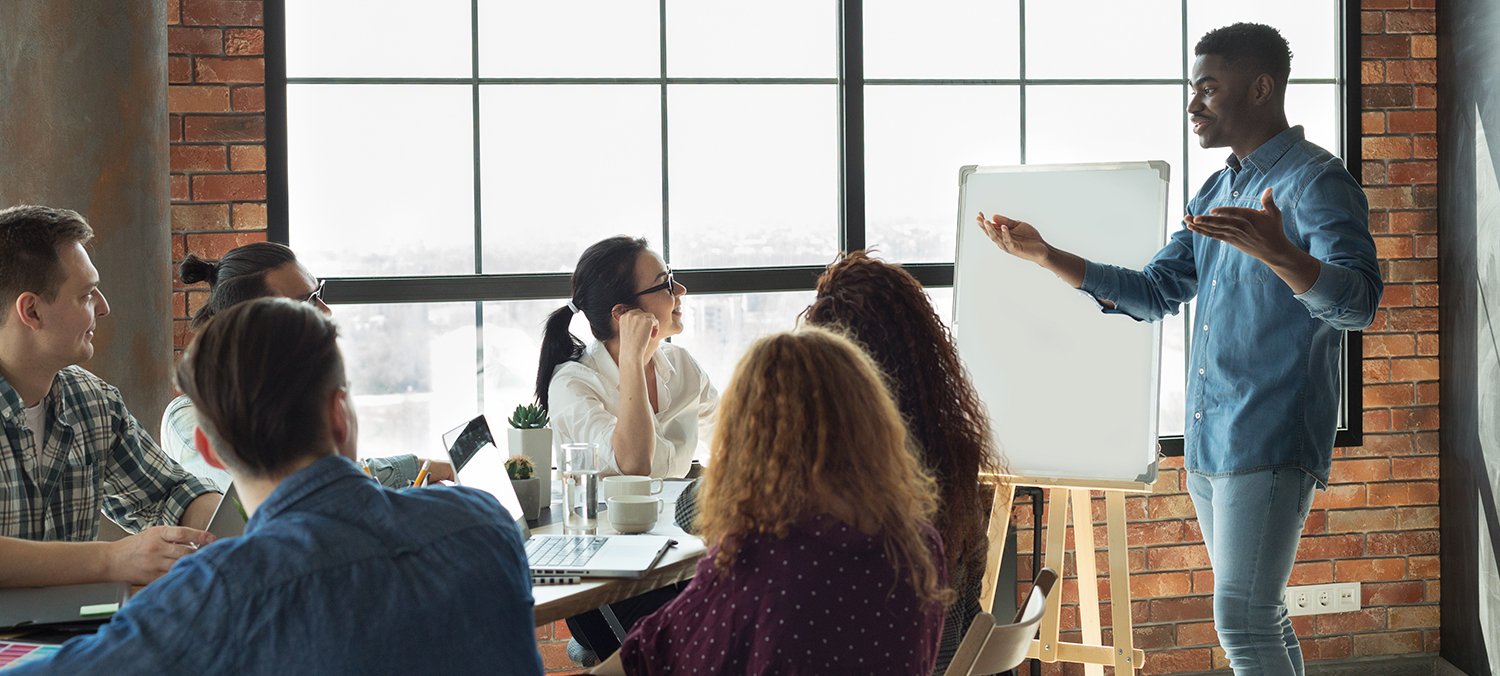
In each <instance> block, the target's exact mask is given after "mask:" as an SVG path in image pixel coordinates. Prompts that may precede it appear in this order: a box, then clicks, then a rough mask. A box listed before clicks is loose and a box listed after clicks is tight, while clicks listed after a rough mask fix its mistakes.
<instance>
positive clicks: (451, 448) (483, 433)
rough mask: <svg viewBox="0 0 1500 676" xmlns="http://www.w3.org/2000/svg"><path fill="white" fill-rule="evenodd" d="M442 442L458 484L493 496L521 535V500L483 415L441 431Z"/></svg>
mask: <svg viewBox="0 0 1500 676" xmlns="http://www.w3.org/2000/svg"><path fill="white" fill-rule="evenodd" d="M443 443H444V444H445V445H447V446H448V460H449V462H451V463H453V472H454V474H455V475H457V477H458V484H459V485H461V486H469V487H471V488H477V489H479V490H481V491H484V492H486V493H489V494H490V495H493V496H495V499H496V500H499V501H500V504H501V506H503V507H505V511H507V512H510V515H511V518H513V519H515V520H516V522H517V524H518V525H519V526H520V527H521V533H522V534H523V535H524V534H525V533H526V532H527V530H526V518H525V516H524V515H523V513H522V511H521V500H520V499H519V498H517V497H516V489H515V488H514V487H512V486H511V485H510V476H509V475H507V474H506V473H505V454H504V453H501V452H500V449H499V447H497V446H495V437H494V436H493V435H492V434H490V425H489V423H488V422H487V421H485V418H484V416H482V415H481V416H479V417H477V418H474V419H473V420H470V421H469V422H467V423H464V424H463V425H460V426H458V427H455V428H453V429H451V430H448V432H447V433H445V434H443Z"/></svg>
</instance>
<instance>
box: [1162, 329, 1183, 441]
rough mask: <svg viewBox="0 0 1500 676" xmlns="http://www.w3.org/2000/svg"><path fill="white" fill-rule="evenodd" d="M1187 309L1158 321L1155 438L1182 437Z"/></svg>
mask: <svg viewBox="0 0 1500 676" xmlns="http://www.w3.org/2000/svg"><path fill="white" fill-rule="evenodd" d="M1187 311H1188V310H1187V308H1182V309H1180V310H1179V311H1178V312H1177V314H1176V315H1171V316H1168V317H1165V318H1163V319H1162V321H1161V393H1160V395H1159V399H1158V401H1159V402H1160V403H1159V405H1158V407H1157V410H1156V420H1157V435H1159V436H1182V434H1183V431H1184V430H1183V424H1184V423H1185V422H1186V419H1185V417H1184V416H1185V415H1186V410H1187V409H1186V406H1187V364H1186V359H1187V355H1186V354H1185V352H1186V350H1187V347H1186V339H1185V338H1184V337H1183V330H1182V329H1183V325H1184V323H1185V321H1186V315H1187Z"/></svg>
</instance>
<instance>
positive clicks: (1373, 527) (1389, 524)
mask: <svg viewBox="0 0 1500 676" xmlns="http://www.w3.org/2000/svg"><path fill="white" fill-rule="evenodd" d="M1373 491H1374V486H1371V492H1372V493H1373ZM1395 528H1396V510H1394V509H1389V508H1387V509H1358V510H1347V509H1339V510H1334V511H1331V512H1329V513H1328V532H1330V533H1368V532H1370V531H1377V530H1394V529H1395Z"/></svg>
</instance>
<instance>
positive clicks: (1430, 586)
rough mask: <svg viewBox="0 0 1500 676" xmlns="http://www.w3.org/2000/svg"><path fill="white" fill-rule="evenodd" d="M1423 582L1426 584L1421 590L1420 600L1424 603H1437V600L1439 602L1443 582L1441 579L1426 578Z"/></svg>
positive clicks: (1441, 595)
mask: <svg viewBox="0 0 1500 676" xmlns="http://www.w3.org/2000/svg"><path fill="white" fill-rule="evenodd" d="M1423 584H1425V585H1426V588H1425V589H1424V590H1423V592H1422V601H1423V602H1424V603H1437V602H1439V601H1441V600H1442V597H1443V582H1442V580H1440V579H1439V580H1428V581H1427V582H1424V583H1423Z"/></svg>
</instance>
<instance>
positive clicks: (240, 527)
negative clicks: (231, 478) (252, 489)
mask: <svg viewBox="0 0 1500 676" xmlns="http://www.w3.org/2000/svg"><path fill="white" fill-rule="evenodd" d="M208 532H210V533H213V534H214V537H215V538H218V539H221V540H222V539H224V538H232V537H238V536H241V535H244V534H245V508H244V506H243V505H242V504H241V503H240V492H239V491H238V490H236V489H235V487H234V482H230V483H229V489H228V490H226V491H224V497H223V498H222V499H220V500H219V507H218V509H215V510H214V516H213V518H212V519H209V520H208Z"/></svg>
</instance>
